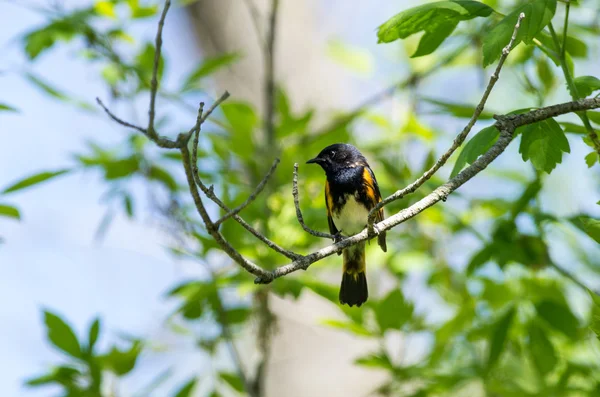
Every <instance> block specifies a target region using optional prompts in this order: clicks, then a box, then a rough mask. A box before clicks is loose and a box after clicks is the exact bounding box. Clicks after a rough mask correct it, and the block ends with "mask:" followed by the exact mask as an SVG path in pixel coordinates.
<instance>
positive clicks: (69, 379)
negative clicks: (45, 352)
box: [25, 366, 81, 387]
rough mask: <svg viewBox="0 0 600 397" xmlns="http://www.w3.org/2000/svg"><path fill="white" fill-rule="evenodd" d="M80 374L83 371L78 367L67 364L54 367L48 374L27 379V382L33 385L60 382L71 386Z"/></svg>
mask: <svg viewBox="0 0 600 397" xmlns="http://www.w3.org/2000/svg"><path fill="white" fill-rule="evenodd" d="M79 376H81V373H80V372H79V371H78V370H77V369H75V368H71V367H67V366H60V367H56V368H53V369H52V371H51V372H49V373H47V374H46V375H42V376H37V377H35V378H30V379H27V380H26V381H25V384H26V385H27V386H32V387H37V386H44V385H48V384H50V383H58V384H60V385H64V386H69V385H73V384H75V382H76V380H77V378H78V377H79Z"/></svg>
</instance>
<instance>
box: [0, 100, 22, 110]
mask: <svg viewBox="0 0 600 397" xmlns="http://www.w3.org/2000/svg"><path fill="white" fill-rule="evenodd" d="M0 112H18V110H17V108H15V107H12V106H10V105H7V104H5V103H2V102H0Z"/></svg>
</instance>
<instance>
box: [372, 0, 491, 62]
mask: <svg viewBox="0 0 600 397" xmlns="http://www.w3.org/2000/svg"><path fill="white" fill-rule="evenodd" d="M492 12H493V9H492V8H490V7H489V6H487V5H485V4H483V3H480V2H478V1H461V0H455V1H438V2H435V3H429V4H424V5H420V6H417V7H413V8H410V9H408V10H405V11H402V12H401V13H399V14H397V15H395V16H394V17H392V18H391V19H390V20H388V21H387V22H385V23H384V24H382V25H381V26H379V29H378V32H377V38H378V42H379V43H390V42H392V41H395V40H398V39H405V38H407V37H409V36H411V35H413V34H415V33H418V32H421V31H424V32H425V33H424V34H423V36H422V37H421V40H420V42H419V47H418V48H417V51H416V52H415V53H414V54H413V55H412V56H413V57H417V56H423V55H427V54H431V53H432V52H433V51H435V50H436V49H437V48H438V47H439V46H440V44H442V43H443V42H444V40H445V39H446V38H447V37H448V36H449V35H450V34H452V32H453V31H454V29H455V28H456V26H457V25H458V23H459V22H460V21H466V20H469V19H473V18H475V17H487V16H489V15H490V14H491V13H492Z"/></svg>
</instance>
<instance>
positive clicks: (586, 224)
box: [570, 216, 600, 244]
mask: <svg viewBox="0 0 600 397" xmlns="http://www.w3.org/2000/svg"><path fill="white" fill-rule="evenodd" d="M570 221H571V223H573V224H574V225H575V226H577V227H578V228H579V229H581V230H582V231H583V232H585V233H586V234H587V235H588V236H590V237H591V238H592V239H594V240H595V241H596V242H597V243H599V244H600V219H594V218H590V217H588V216H577V217H574V218H571V219H570Z"/></svg>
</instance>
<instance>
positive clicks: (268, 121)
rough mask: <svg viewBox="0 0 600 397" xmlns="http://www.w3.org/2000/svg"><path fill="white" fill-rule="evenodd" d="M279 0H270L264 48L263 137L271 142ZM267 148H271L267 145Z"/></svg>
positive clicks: (272, 137) (273, 134)
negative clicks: (265, 46) (265, 45)
mask: <svg viewBox="0 0 600 397" xmlns="http://www.w3.org/2000/svg"><path fill="white" fill-rule="evenodd" d="M278 9H279V0H271V12H270V14H269V30H268V32H267V48H266V50H265V54H264V55H265V109H264V112H265V120H264V128H265V138H266V141H267V142H268V143H269V144H271V143H274V142H275V123H274V117H275V106H274V103H275V37H276V30H277V14H278V12H277V11H278ZM267 149H268V150H271V149H273V148H271V147H269V148H267Z"/></svg>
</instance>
